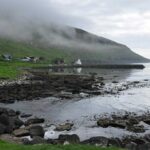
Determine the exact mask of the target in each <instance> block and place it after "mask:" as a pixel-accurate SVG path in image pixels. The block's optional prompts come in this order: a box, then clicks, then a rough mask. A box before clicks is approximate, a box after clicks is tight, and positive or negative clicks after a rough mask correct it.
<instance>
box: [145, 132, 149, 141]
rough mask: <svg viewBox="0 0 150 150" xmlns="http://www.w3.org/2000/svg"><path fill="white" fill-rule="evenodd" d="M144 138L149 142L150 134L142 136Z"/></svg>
mask: <svg viewBox="0 0 150 150" xmlns="http://www.w3.org/2000/svg"><path fill="white" fill-rule="evenodd" d="M144 139H146V140H147V141H148V142H150V134H146V135H145V136H144Z"/></svg>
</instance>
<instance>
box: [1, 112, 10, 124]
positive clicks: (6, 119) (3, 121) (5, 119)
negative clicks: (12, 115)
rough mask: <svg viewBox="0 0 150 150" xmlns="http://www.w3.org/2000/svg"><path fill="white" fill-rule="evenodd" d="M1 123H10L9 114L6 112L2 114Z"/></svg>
mask: <svg viewBox="0 0 150 150" xmlns="http://www.w3.org/2000/svg"><path fill="white" fill-rule="evenodd" d="M0 123H1V124H3V125H5V126H8V125H9V116H8V115H6V114H4V113H3V114H1V115H0Z"/></svg>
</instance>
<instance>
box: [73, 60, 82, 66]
mask: <svg viewBox="0 0 150 150" xmlns="http://www.w3.org/2000/svg"><path fill="white" fill-rule="evenodd" d="M74 65H82V62H81V60H80V59H78V60H77V61H75V62H74Z"/></svg>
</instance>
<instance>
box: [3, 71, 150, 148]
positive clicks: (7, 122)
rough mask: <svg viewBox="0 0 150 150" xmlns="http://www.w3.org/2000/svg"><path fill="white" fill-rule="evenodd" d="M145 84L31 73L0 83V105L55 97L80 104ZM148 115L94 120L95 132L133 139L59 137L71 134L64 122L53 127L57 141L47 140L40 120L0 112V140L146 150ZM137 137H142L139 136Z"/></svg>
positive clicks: (149, 141)
mask: <svg viewBox="0 0 150 150" xmlns="http://www.w3.org/2000/svg"><path fill="white" fill-rule="evenodd" d="M149 85H150V84H149V80H147V79H145V80H142V81H128V82H121V83H119V81H117V80H113V81H111V82H109V83H107V81H106V79H105V78H104V77H99V76H97V75H96V74H94V73H93V74H90V75H75V74H46V73H45V74H44V73H41V72H36V73H35V72H32V74H30V75H29V74H28V75H27V76H25V77H24V78H22V79H19V80H16V81H1V83H0V103H14V102H15V101H16V100H17V101H23V100H28V101H29V100H35V99H37V100H39V99H40V98H46V97H57V98H59V99H60V100H71V99H75V100H78V99H79V100H80V99H82V98H86V97H93V96H104V95H119V94H121V92H123V91H125V90H128V89H131V88H142V87H149ZM149 118H150V113H149V112H147V113H145V114H143V115H136V114H134V113H126V114H121V115H118V114H112V115H111V116H106V115H103V116H99V117H98V118H95V120H94V121H95V127H96V128H109V127H113V128H117V129H123V130H127V131H129V132H131V133H134V136H126V137H123V138H120V139H119V138H106V137H103V136H101V135H99V136H98V137H92V138H90V139H86V140H84V141H81V140H80V137H79V136H78V135H76V134H67V135H66V134H61V132H62V131H71V130H72V127H73V126H74V124H73V123H72V122H71V123H70V122H66V123H63V124H59V125H55V128H54V131H57V132H60V134H59V136H58V138H56V139H51V138H49V136H48V135H47V134H48V133H49V131H48V130H47V128H46V127H45V126H46V124H45V121H46V120H45V119H44V118H35V117H33V116H32V114H26V113H21V112H19V111H14V110H11V109H7V108H0V139H2V140H6V141H9V142H15V143H21V144H26V145H28V144H41V143H47V144H69V143H70V144H90V145H96V146H102V147H109V146H117V147H121V148H127V149H131V150H134V149H135V150H144V149H146V150H147V149H149V148H150V134H144V133H145V132H146V130H147V129H146V126H145V125H147V126H149V125H150V119H149ZM138 133H143V136H140V135H139V134H138Z"/></svg>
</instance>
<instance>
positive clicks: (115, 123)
mask: <svg viewBox="0 0 150 150" xmlns="http://www.w3.org/2000/svg"><path fill="white" fill-rule="evenodd" d="M97 125H98V126H101V127H103V128H107V127H109V126H111V127H115V128H121V129H125V128H126V121H125V120H110V119H107V118H106V119H99V120H98V121H97Z"/></svg>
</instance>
